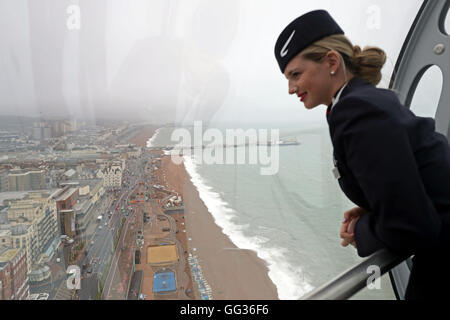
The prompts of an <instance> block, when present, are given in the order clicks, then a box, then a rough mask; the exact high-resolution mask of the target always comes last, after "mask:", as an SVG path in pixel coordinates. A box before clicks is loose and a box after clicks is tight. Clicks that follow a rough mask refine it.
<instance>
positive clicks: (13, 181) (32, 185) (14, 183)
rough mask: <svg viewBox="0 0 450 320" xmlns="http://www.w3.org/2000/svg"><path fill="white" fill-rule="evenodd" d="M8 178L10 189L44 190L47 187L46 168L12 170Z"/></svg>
mask: <svg viewBox="0 0 450 320" xmlns="http://www.w3.org/2000/svg"><path fill="white" fill-rule="evenodd" d="M8 179H9V191H28V190H42V189H45V188H46V184H45V171H44V170H36V171H23V170H11V172H10V173H9V175H8Z"/></svg>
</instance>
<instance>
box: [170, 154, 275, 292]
mask: <svg viewBox="0 0 450 320" xmlns="http://www.w3.org/2000/svg"><path fill="white" fill-rule="evenodd" d="M161 171H162V174H163V175H164V176H165V177H166V180H165V181H166V182H167V185H168V188H169V189H173V190H176V191H178V192H179V193H181V194H182V195H183V201H184V205H185V222H186V223H185V224H186V226H185V227H186V236H187V239H188V241H187V248H188V252H189V253H192V254H194V255H196V256H197V257H198V261H199V264H200V266H201V269H202V271H203V276H204V278H205V279H206V281H207V283H208V284H209V286H210V287H211V289H212V295H213V298H214V299H216V300H253V299H255V300H275V299H278V295H277V289H276V287H275V285H274V284H273V282H272V281H271V279H270V278H269V276H268V268H267V266H266V264H265V262H264V261H263V260H261V259H260V258H259V257H258V256H257V255H256V253H255V252H253V251H250V250H241V249H239V248H237V247H236V246H235V245H234V244H233V243H232V242H231V240H230V239H229V238H228V237H227V236H226V235H225V234H224V233H223V232H222V229H221V228H220V227H219V226H217V225H216V223H215V222H214V219H213V216H212V215H211V214H210V212H209V211H208V209H207V207H206V206H205V204H204V203H203V201H202V200H201V199H200V196H199V193H198V191H197V189H196V188H195V186H194V185H193V184H192V182H191V180H190V177H189V175H188V174H187V172H186V170H185V168H184V166H183V165H175V164H174V163H173V162H172V161H170V158H169V157H168V156H166V157H164V158H163V163H162V167H161Z"/></svg>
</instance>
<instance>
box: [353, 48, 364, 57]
mask: <svg viewBox="0 0 450 320" xmlns="http://www.w3.org/2000/svg"><path fill="white" fill-rule="evenodd" d="M361 52H362V50H361V47H360V46H354V47H353V56H354V57H355V56H358V55H360V54H361Z"/></svg>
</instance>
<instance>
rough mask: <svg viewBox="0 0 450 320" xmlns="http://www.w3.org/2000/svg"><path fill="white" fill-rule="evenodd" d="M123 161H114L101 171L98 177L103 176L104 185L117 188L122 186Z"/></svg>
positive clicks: (107, 187)
mask: <svg viewBox="0 0 450 320" xmlns="http://www.w3.org/2000/svg"><path fill="white" fill-rule="evenodd" d="M123 169H124V165H123V162H114V163H112V164H109V165H107V166H106V167H104V168H103V169H102V170H100V171H99V173H98V175H97V176H98V177H101V178H103V187H105V188H106V189H116V188H121V187H122V174H123Z"/></svg>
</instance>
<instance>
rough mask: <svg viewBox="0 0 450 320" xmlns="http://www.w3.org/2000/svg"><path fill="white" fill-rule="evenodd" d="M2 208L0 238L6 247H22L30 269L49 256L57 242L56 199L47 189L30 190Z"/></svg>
mask: <svg viewBox="0 0 450 320" xmlns="http://www.w3.org/2000/svg"><path fill="white" fill-rule="evenodd" d="M6 212H7V217H6V218H7V219H6V221H4V223H3V224H2V225H1V228H2V231H3V232H2V235H3V236H2V237H1V238H0V241H1V242H2V244H4V245H7V246H9V247H10V248H15V249H19V248H24V249H25V251H26V255H27V267H28V272H31V269H32V267H33V265H35V264H38V263H41V262H43V261H44V262H45V261H47V260H48V259H50V258H51V257H52V256H53V253H54V251H55V249H56V247H57V246H58V245H59V232H58V225H57V210H56V202H55V201H54V199H53V198H52V194H51V192H39V193H30V194H28V195H27V196H26V197H25V198H24V199H22V200H12V201H10V202H9V206H8V208H7V209H6ZM8 231H9V232H8ZM8 242H9V243H8Z"/></svg>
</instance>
